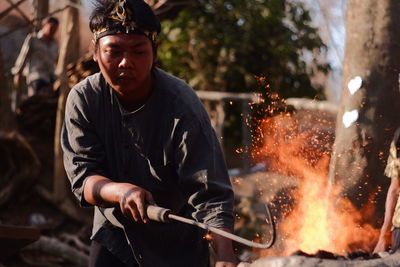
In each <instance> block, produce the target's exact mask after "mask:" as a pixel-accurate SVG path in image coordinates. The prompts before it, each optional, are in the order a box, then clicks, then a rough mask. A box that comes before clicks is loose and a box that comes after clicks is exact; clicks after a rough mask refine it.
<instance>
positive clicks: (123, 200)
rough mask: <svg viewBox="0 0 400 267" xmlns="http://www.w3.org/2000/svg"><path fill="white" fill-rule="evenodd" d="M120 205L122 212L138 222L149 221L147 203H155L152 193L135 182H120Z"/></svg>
mask: <svg viewBox="0 0 400 267" xmlns="http://www.w3.org/2000/svg"><path fill="white" fill-rule="evenodd" d="M118 187H119V188H120V189H119V190H118V195H119V201H118V202H119V206H120V208H121V212H122V214H123V215H124V216H125V217H127V218H129V219H131V220H133V221H134V222H137V223H147V222H148V220H149V218H148V217H147V214H146V204H152V205H154V204H155V202H154V199H153V196H152V194H151V193H150V192H149V191H147V190H145V189H143V188H141V187H139V186H136V185H133V184H129V183H119V185H118Z"/></svg>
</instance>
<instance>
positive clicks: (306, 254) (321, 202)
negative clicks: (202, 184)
mask: <svg viewBox="0 0 400 267" xmlns="http://www.w3.org/2000/svg"><path fill="white" fill-rule="evenodd" d="M334 130H335V119H334V118H332V117H329V116H326V114H316V113H312V112H305V111H304V112H297V113H295V114H280V115H278V116H274V117H270V118H267V119H264V120H262V121H261V122H260V127H259V133H258V134H257V136H256V137H253V139H254V138H257V139H258V141H262V142H261V143H262V145H260V146H259V147H257V148H255V149H254V151H253V158H254V159H255V161H256V162H257V163H260V162H262V163H264V164H265V166H266V171H264V172H258V173H253V174H250V175H248V176H246V177H237V178H235V179H234V180H233V186H234V190H235V193H236V194H237V195H238V196H239V198H240V199H242V200H241V201H243V199H247V203H248V204H247V206H246V207H244V208H243V204H242V206H240V204H239V211H238V213H239V214H240V215H239V216H238V218H239V222H238V225H239V226H240V225H241V223H240V220H241V219H243V218H245V217H246V216H247V217H251V216H256V215H254V214H253V215H252V214H249V211H251V210H252V209H254V208H255V207H256V205H257V204H251V203H268V204H269V205H270V206H271V210H272V215H273V218H274V220H275V223H276V231H277V233H276V242H275V244H274V246H273V247H272V248H271V249H268V250H259V251H252V252H251V255H252V257H253V258H251V257H249V259H248V261H249V262H252V263H241V265H239V266H241V267H250V266H251V267H261V266H400V255H399V253H398V252H396V253H393V254H388V253H383V254H382V255H376V254H375V255H372V254H371V253H370V252H372V250H373V248H374V246H375V244H376V242H377V240H378V235H379V228H377V227H375V226H374V225H371V224H369V223H368V222H366V221H365V220H364V218H365V217H366V216H368V214H372V213H373V211H374V209H375V203H376V202H375V201H374V196H375V195H376V192H370V194H369V195H359V197H360V198H365V199H366V200H368V203H367V205H365V206H364V207H363V208H361V209H360V208H357V207H355V206H354V205H353V203H352V202H351V201H350V200H349V199H348V198H347V197H346V195H345V194H343V192H344V189H343V187H342V186H341V185H340V184H332V183H330V182H329V179H328V169H329V161H330V154H331V151H332V144H333V141H334ZM349 171H350V170H349ZM244 202H246V201H244ZM249 203H250V204H249ZM246 212H247V214H246ZM250 213H251V212H250ZM247 221H251V219H250V220H249V219H248V220H247ZM244 224H245V223H243V222H242V225H244ZM258 230H259V229H258ZM262 235H264V236H265V234H263V233H259V236H262ZM248 238H251V237H248ZM383 256H384V257H383ZM244 261H246V260H244Z"/></svg>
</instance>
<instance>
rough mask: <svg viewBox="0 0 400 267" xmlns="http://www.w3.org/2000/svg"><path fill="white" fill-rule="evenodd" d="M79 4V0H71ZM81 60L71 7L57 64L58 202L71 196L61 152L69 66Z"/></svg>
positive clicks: (66, 13)
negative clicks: (67, 69) (58, 83)
mask: <svg viewBox="0 0 400 267" xmlns="http://www.w3.org/2000/svg"><path fill="white" fill-rule="evenodd" d="M71 2H73V3H76V4H78V3H79V0H71ZM78 58H79V10H78V9H77V8H75V7H69V8H67V9H66V10H65V11H64V14H63V18H62V24H61V46H60V55H59V60H58V63H57V71H56V72H57V74H58V75H59V79H60V88H59V97H58V105H57V114H56V128H55V137H54V184H53V185H54V187H53V193H54V197H55V198H56V201H57V202H62V201H64V200H66V201H67V200H68V197H67V196H68V195H70V194H71V192H70V190H69V186H68V183H67V177H66V174H65V171H64V165H63V157H62V151H61V145H60V140H61V128H62V124H63V121H64V113H65V101H66V97H67V95H68V92H69V89H70V88H69V87H68V77H67V75H66V68H67V65H68V64H70V63H73V62H75V61H76V60H77V59H78Z"/></svg>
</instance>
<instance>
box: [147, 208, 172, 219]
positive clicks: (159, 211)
mask: <svg viewBox="0 0 400 267" xmlns="http://www.w3.org/2000/svg"><path fill="white" fill-rule="evenodd" d="M146 213H147V217H149V219H150V220H153V221H157V222H163V223H169V222H171V219H170V218H169V215H170V214H171V213H172V211H171V210H170V209H166V208H162V207H158V206H154V205H147V207H146Z"/></svg>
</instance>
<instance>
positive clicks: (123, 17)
mask: <svg viewBox="0 0 400 267" xmlns="http://www.w3.org/2000/svg"><path fill="white" fill-rule="evenodd" d="M128 1H129V0H118V1H116V3H115V7H114V9H113V10H112V11H111V12H110V14H109V15H108V16H107V17H106V19H107V20H111V23H107V25H105V26H103V27H100V28H98V29H95V30H94V31H93V34H94V40H95V41H96V42H97V41H98V40H99V39H100V38H101V37H104V36H106V35H113V34H118V33H127V34H129V33H136V34H143V35H145V36H147V37H148V38H149V39H150V41H152V42H153V43H155V42H156V40H157V34H158V32H159V30H155V29H152V30H150V29H147V28H154V26H153V27H146V26H147V25H146V22H148V20H149V18H147V17H149V16H150V17H151V16H153V17H155V15H154V14H153V13H152V11H151V8H150V7H149V6H148V5H147V4H146V3H144V1H142V0H139V1H131V2H138V3H137V4H132V3H130V4H129V3H128ZM149 11H150V12H149ZM146 16H147V17H146ZM141 18H142V21H140V19H141ZM152 20H153V21H152ZM156 20H157V23H158V25H156V26H158V27H159V22H158V19H156ZM150 21H152V22H153V24H154V19H152V18H150ZM158 27H157V28H158Z"/></svg>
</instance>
